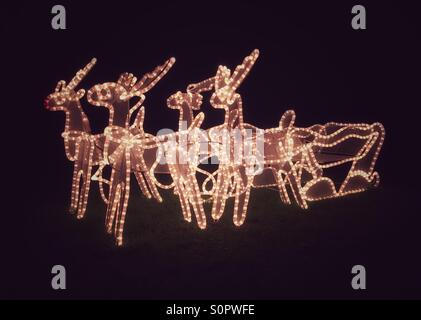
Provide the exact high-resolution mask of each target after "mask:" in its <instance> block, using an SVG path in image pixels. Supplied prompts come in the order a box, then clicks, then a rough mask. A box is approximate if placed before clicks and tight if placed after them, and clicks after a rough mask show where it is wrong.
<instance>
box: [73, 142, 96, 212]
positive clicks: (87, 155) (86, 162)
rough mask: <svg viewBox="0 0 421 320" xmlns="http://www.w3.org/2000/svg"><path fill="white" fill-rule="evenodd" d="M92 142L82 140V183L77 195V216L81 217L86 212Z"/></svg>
mask: <svg viewBox="0 0 421 320" xmlns="http://www.w3.org/2000/svg"><path fill="white" fill-rule="evenodd" d="M94 148H95V145H94V142H93V141H92V140H85V141H84V142H83V157H82V158H81V159H82V161H83V162H82V166H81V169H82V179H83V184H82V188H81V193H80V197H79V203H78V204H79V206H78V212H77V218H78V219H82V218H83V217H84V215H85V212H86V207H87V205H88V197H89V189H90V185H91V172H92V160H93V153H94Z"/></svg>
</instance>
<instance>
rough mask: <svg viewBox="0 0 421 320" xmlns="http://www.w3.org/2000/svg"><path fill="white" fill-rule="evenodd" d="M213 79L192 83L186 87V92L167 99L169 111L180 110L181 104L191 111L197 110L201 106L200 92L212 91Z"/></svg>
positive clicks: (177, 93) (201, 97) (179, 92)
mask: <svg viewBox="0 0 421 320" xmlns="http://www.w3.org/2000/svg"><path fill="white" fill-rule="evenodd" d="M214 83H215V77H212V78H209V79H206V80H203V81H201V82H197V83H192V84H189V85H188V86H187V92H186V93H184V92H181V91H178V92H176V93H174V94H173V95H171V96H170V97H169V98H168V99H167V105H168V107H169V108H171V109H182V107H183V104H187V106H188V107H189V108H190V109H192V110H199V109H200V106H201V105H202V101H203V96H202V95H201V93H202V92H205V91H210V90H212V89H213V87H214Z"/></svg>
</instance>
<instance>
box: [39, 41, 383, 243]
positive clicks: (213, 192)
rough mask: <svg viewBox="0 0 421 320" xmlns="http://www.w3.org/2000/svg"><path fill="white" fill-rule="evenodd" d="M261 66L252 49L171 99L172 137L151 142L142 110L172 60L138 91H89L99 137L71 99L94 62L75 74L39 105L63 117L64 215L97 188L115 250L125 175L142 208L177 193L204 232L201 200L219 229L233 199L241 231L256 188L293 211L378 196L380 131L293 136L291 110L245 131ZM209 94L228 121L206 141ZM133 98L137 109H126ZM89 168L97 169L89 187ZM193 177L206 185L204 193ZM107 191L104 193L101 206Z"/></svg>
mask: <svg viewBox="0 0 421 320" xmlns="http://www.w3.org/2000/svg"><path fill="white" fill-rule="evenodd" d="M258 56H259V51H258V50H257V49H256V50H254V51H252V53H251V54H250V55H248V56H247V57H245V59H244V60H243V62H242V64H240V65H238V66H237V67H236V68H235V70H234V72H232V73H231V70H230V69H228V68H227V67H225V66H219V68H218V69H217V72H216V75H215V76H213V77H211V78H208V79H206V80H204V81H201V82H197V83H193V84H190V85H188V86H187V90H186V92H180V91H178V92H177V93H175V94H173V95H171V96H170V97H169V98H168V99H167V106H168V107H169V108H171V109H175V110H178V111H179V123H178V130H177V131H176V132H173V131H171V132H170V133H162V132H160V133H159V134H158V135H156V136H155V135H152V134H149V133H146V132H145V131H144V128H143V123H144V118H145V109H144V107H143V106H142V104H143V102H144V100H145V93H146V92H148V91H149V90H150V89H152V88H153V87H154V86H155V85H156V84H157V82H158V81H159V80H160V79H161V78H162V77H163V76H164V75H165V74H166V73H167V72H168V71H169V69H170V68H171V67H172V66H173V64H174V62H175V59H174V58H171V59H169V60H167V61H166V62H165V63H164V64H162V65H160V66H158V67H156V68H155V69H154V70H153V71H152V72H150V73H147V74H145V75H144V76H143V77H142V78H141V79H140V80H139V81H138V79H137V78H136V77H134V76H133V74H131V73H124V74H122V75H121V76H120V77H119V79H118V80H117V82H107V83H103V84H98V85H95V86H93V87H92V88H91V89H90V90H89V91H88V94H87V99H88V101H89V102H90V103H91V104H93V105H95V106H103V107H106V108H107V109H108V110H109V123H108V126H107V127H106V128H105V130H104V133H103V134H99V135H93V134H92V133H91V129H90V126H89V121H88V118H87V117H86V115H85V113H84V112H83V109H82V106H81V104H80V99H81V98H82V97H83V96H84V94H85V91H84V90H83V89H80V90H78V91H75V88H76V86H77V85H78V84H79V83H80V81H81V80H82V79H83V78H84V77H85V76H86V74H87V73H88V72H89V71H90V70H91V69H92V67H93V66H94V64H95V62H96V59H92V61H91V62H90V63H88V64H87V65H86V66H85V67H84V68H83V69H81V70H79V71H78V72H77V73H76V76H75V77H74V78H73V79H72V80H71V81H70V82H69V84H68V85H66V83H65V81H59V82H58V84H57V87H56V89H55V92H54V93H52V94H50V95H49V96H48V97H47V99H46V100H45V107H46V108H47V109H48V110H52V111H57V110H59V111H64V112H65V114H66V124H65V130H64V132H63V134H62V136H63V138H64V145H65V151H66V155H67V157H68V159H69V160H71V161H73V162H74V170H73V180H72V192H71V195H72V196H71V205H70V212H72V213H77V217H78V218H82V217H83V216H84V213H85V211H86V206H87V200H88V194H89V187H90V180H91V179H92V180H98V181H99V189H100V193H101V196H102V198H103V199H104V201H105V203H107V212H106V218H105V224H106V229H107V232H109V233H114V236H115V238H116V243H117V244H118V245H122V243H123V230H124V222H125V216H126V212H127V206H128V200H129V195H130V176H131V173H134V175H135V177H136V180H137V183H138V185H139V187H140V189H141V191H142V193H143V194H144V195H145V196H146V197H147V198H152V197H153V198H155V199H156V200H158V201H159V202H161V201H162V197H161V195H160V194H159V191H158V188H165V189H170V188H174V193H175V194H176V195H177V196H178V197H179V201H180V204H181V208H182V212H183V216H184V219H185V220H187V221H189V222H190V221H191V220H192V210H193V213H194V215H195V217H196V221H197V224H198V226H199V228H201V229H204V228H205V227H206V224H207V222H206V215H205V211H204V206H203V203H204V201H205V200H206V198H205V197H207V199H208V200H211V201H212V212H211V214H212V218H213V219H214V220H218V219H220V217H221V216H222V214H223V212H224V209H225V205H226V201H227V200H228V199H229V198H232V197H233V198H234V212H233V222H234V224H235V225H236V226H240V225H242V224H243V223H244V221H245V218H246V214H247V207H248V201H249V197H250V192H251V189H252V188H262V187H263V188H264V187H277V188H278V190H279V195H280V198H281V200H282V201H283V202H284V203H287V204H291V203H292V199H293V200H295V202H296V203H297V204H298V205H299V206H300V207H301V208H304V209H306V208H308V202H311V201H316V200H320V199H325V198H332V197H340V196H344V195H346V194H350V193H356V192H361V191H364V190H366V189H368V188H370V187H375V186H377V185H378V183H379V174H378V173H377V172H376V171H374V166H375V163H376V161H377V158H378V155H379V152H380V149H381V147H382V144H383V141H384V136H385V131H384V128H383V126H382V125H381V124H380V123H374V124H364V123H361V124H358V123H357V124H352V123H334V122H329V123H326V124H324V125H321V124H316V125H313V126H310V127H304V128H303V127H297V126H295V118H296V116H295V112H294V111H293V110H288V111H286V112H285V113H284V114H283V115H282V117H281V119H280V121H279V125H278V126H277V127H275V128H270V129H265V130H263V129H259V128H257V127H255V126H253V125H251V124H248V123H245V122H244V119H243V109H242V108H243V106H242V98H241V96H240V94H238V93H237V92H236V91H237V89H238V88H239V86H240V85H241V83H242V82H243V81H244V79H245V77H246V76H247V75H248V73H249V72H250V70H251V68H252V67H253V66H254V64H255V62H256V60H257V58H258ZM206 91H213V93H212V96H211V98H210V103H211V105H212V107H214V108H216V109H222V110H224V112H225V115H224V116H225V117H224V122H223V123H222V124H221V125H218V126H214V127H212V128H209V129H206V130H203V131H202V130H200V128H201V125H202V123H203V120H204V114H203V113H202V112H199V113H198V114H197V115H196V116H194V112H196V111H199V110H200V106H201V104H202V101H203V96H202V93H203V92H206ZM133 98H137V99H138V101H137V102H136V103H135V104H134V105H133V106H132V105H131V103H130V102H131V100H132V99H133ZM161 133H162V134H161ZM203 147H205V148H203ZM206 159H218V162H219V166H218V169H217V170H215V171H214V172H212V173H210V172H207V171H206V170H203V169H202V168H201V167H199V166H200V165H201V164H203V163H204V160H206ZM345 164H348V165H349V166H350V168H349V169H348V170H347V171H346V172H345V173H346V176H345V178H344V179H343V181H341V179H337V180H339V181H338V182H336V185H335V183H334V180H335V179H334V178H333V177H330V176H329V171H330V170H329V168H336V167H342V166H343V165H345ZM95 165H99V169H98V170H97V172H96V173H95V174H94V175H93V176H92V177H91V172H92V167H93V166H95ZM106 166H110V167H111V176H110V179H109V180H107V179H105V178H104V177H103V169H104V168H105V167H106ZM156 174H170V175H171V178H172V180H173V181H172V183H170V184H169V185H164V184H161V183H160V182H159V181H158V179H156V177H155V175H156ZM198 174H204V175H205V176H207V177H206V179H205V180H204V181H203V183H202V186H201V188H200V186H199V183H198V177H197V175H198ZM81 182H82V185H81ZM209 182H212V183H211V184H212V187H211V188H210V189H209V188H207V184H209ZM104 183H105V184H108V186H109V187H108V195H107V196H106V195H105V192H104ZM292 197H293V198H292Z"/></svg>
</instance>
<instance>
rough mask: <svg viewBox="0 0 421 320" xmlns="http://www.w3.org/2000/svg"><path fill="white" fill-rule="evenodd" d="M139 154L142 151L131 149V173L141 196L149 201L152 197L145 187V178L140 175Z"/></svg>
mask: <svg viewBox="0 0 421 320" xmlns="http://www.w3.org/2000/svg"><path fill="white" fill-rule="evenodd" d="M139 153H140V154H141V153H142V150H139V148H137V147H135V148H134V149H132V152H131V157H132V158H133V161H132V162H133V164H132V166H133V173H134V175H135V177H136V180H137V184H138V185H139V187H140V190H141V191H142V193H143V195H144V196H145V197H146V198H148V199H151V198H152V195H151V193H150V192H149V190H148V187H147V185H146V182H145V178H144V177H143V174H142V171H141V170H142V168H141V165H140V162H141V161H140V160H139V156H138V154H139Z"/></svg>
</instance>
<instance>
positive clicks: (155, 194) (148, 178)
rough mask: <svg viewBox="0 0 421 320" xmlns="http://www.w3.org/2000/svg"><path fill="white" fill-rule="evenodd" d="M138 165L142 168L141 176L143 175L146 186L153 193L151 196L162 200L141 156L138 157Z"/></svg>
mask: <svg viewBox="0 0 421 320" xmlns="http://www.w3.org/2000/svg"><path fill="white" fill-rule="evenodd" d="M139 160H140V166H141V168H142V170H143V172H142V173H143V176H144V177H145V179H146V181H147V183H148V187H149V189H150V191H151V193H152V195H153V197H154V198H155V199H156V200H158V201H159V202H162V197H161V195H160V194H159V191H158V188H157V187H156V185H155V183H154V182H153V179H152V177H151V175H150V173H149V169H148V167H147V165H146V163H145V160H144V159H143V156H142V157H140V159H139Z"/></svg>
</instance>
